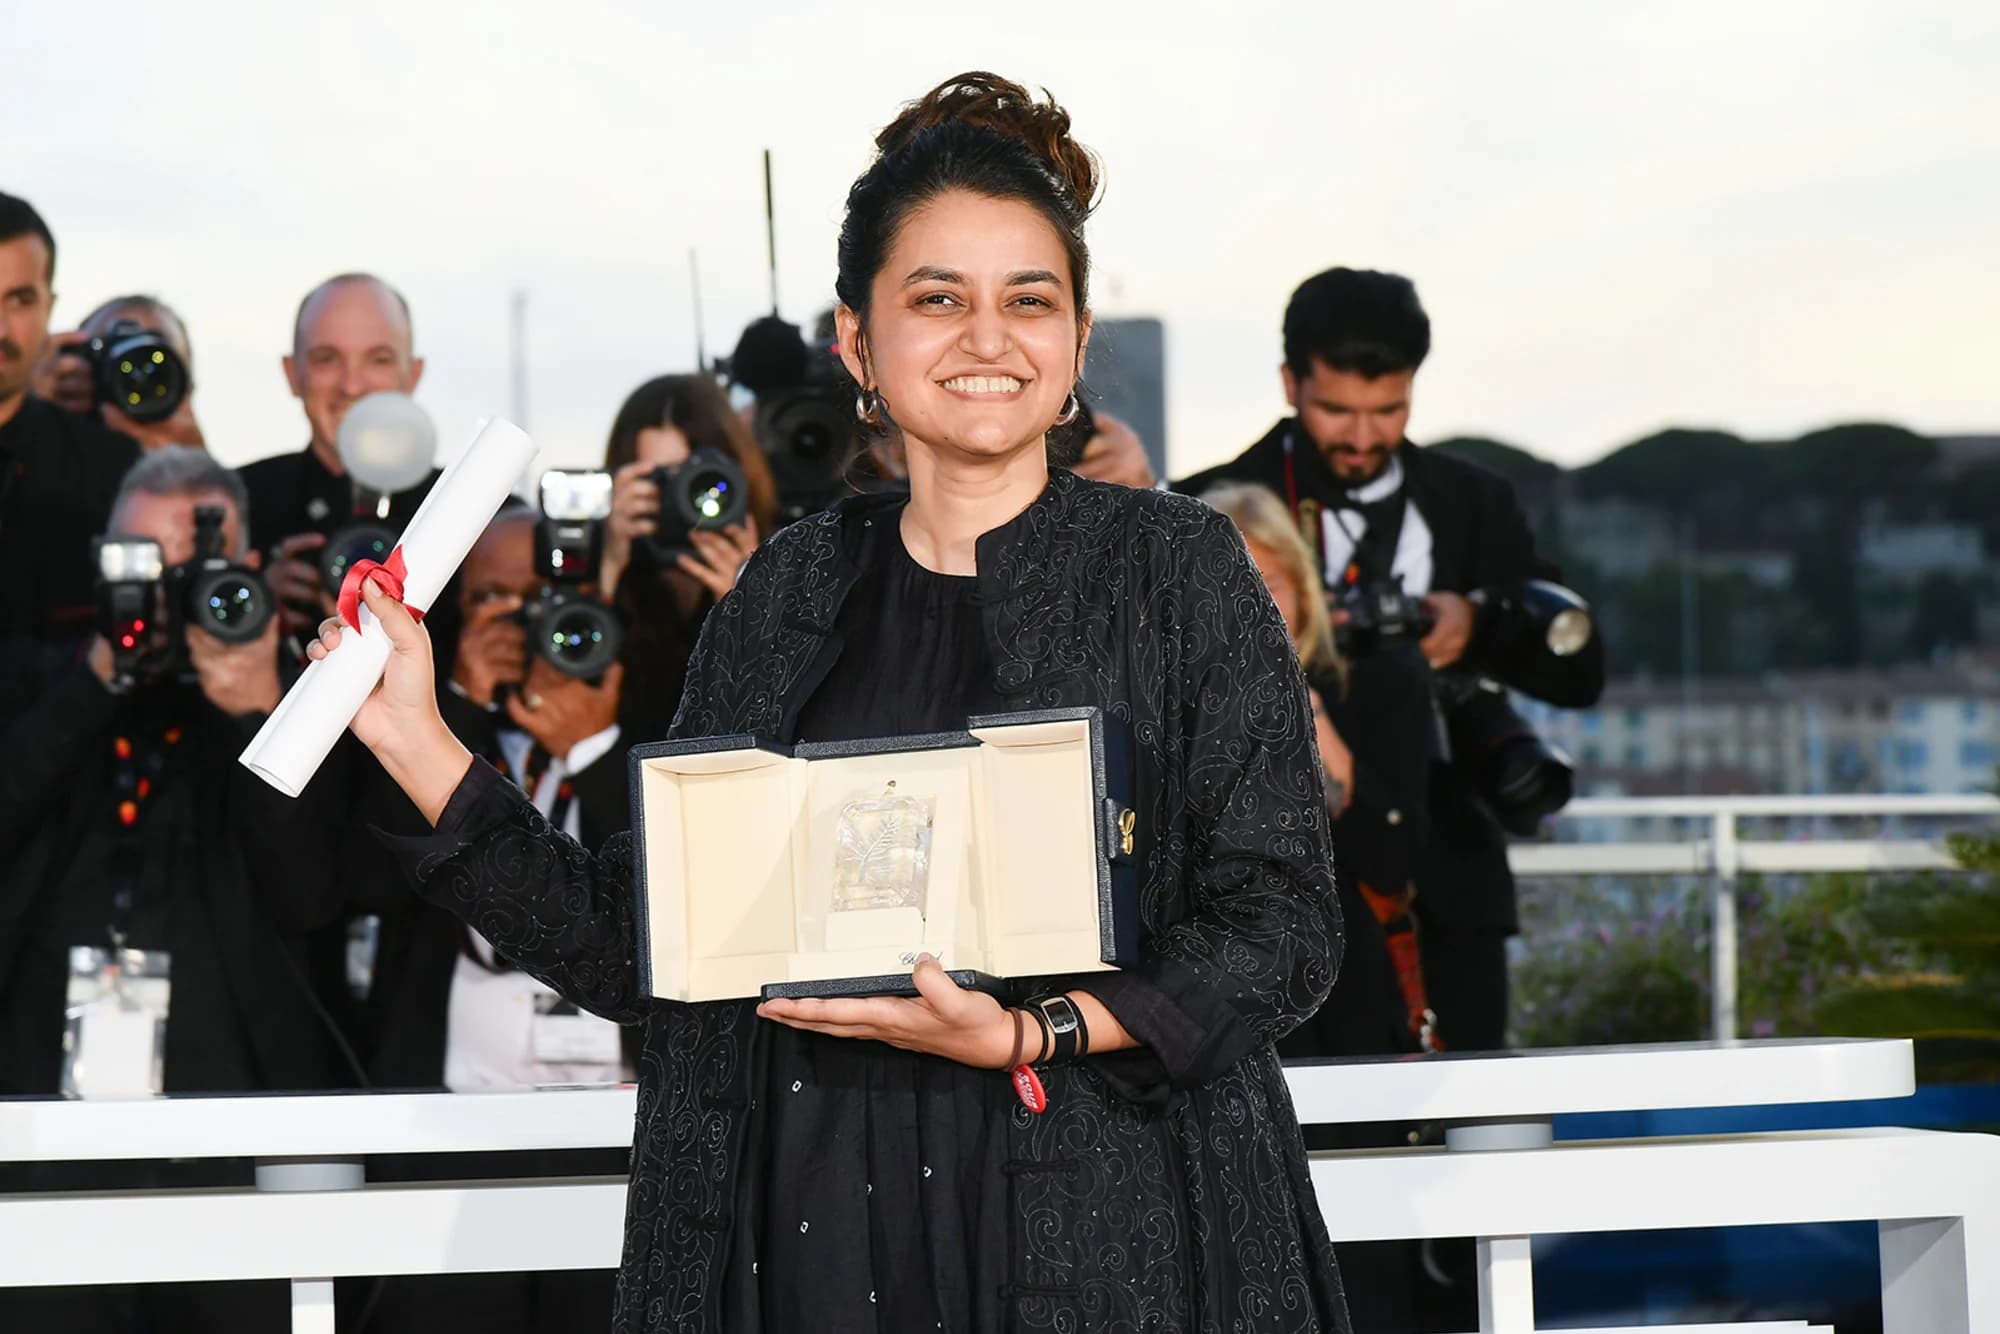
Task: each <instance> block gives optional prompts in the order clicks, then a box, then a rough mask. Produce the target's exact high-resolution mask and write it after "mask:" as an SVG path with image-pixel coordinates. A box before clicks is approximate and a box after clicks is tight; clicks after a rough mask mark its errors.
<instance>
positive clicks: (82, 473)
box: [0, 192, 139, 655]
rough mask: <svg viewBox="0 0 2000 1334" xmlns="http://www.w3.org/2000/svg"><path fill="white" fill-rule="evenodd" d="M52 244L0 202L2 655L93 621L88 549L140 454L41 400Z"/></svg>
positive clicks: (35, 217)
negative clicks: (36, 383)
mask: <svg viewBox="0 0 2000 1334" xmlns="http://www.w3.org/2000/svg"><path fill="white" fill-rule="evenodd" d="M55 276H56V238H55V235H54V233H52V232H51V231H50V230H49V227H48V224H47V223H45V222H43V221H42V216H41V214H39V213H37V212H36V211H35V209H34V206H33V205H31V204H30V203H28V201H27V200H25V199H20V198H17V197H15V196H14V195H10V194H6V193H4V192H0V569H5V570H6V571H7V579H8V585H7V592H6V595H5V596H0V641H9V640H12V641H16V642H15V643H13V644H12V645H8V644H5V643H0V653H6V654H18V655H30V654H32V652H33V651H34V650H33V649H32V647H30V645H32V644H34V643H51V642H60V641H64V640H70V639H75V638H77V637H79V636H82V635H84V634H86V633H88V631H89V629H90V618H91V593H90V589H91V582H90V580H91V570H92V566H91V559H90V539H91V538H92V537H94V536H96V535H97V533H99V532H100V531H102V529H103V525H104V515H105V512H106V511H107V510H108V509H109V508H110V506H111V497H112V496H113V495H114V494H115V493H116V492H117V490H118V479H119V478H121V477H123V476H124V475H125V470H126V469H127V468H129V467H131V466H132V464H133V463H134V462H136V461H137V460H138V457H139V446H138V444H137V443H136V442H135V441H133V440H131V439H129V438H128V437H126V436H123V435H120V434H118V433H117V432H116V431H113V430H111V429H109V428H108V427H106V426H105V425H104V424H103V423H102V422H100V421H98V420H97V419H96V418H94V417H85V416H81V415H79V414H77V413H73V412H65V411H63V410H62V408H60V407H58V406H57V405H56V404H54V403H51V402H48V401H46V400H44V399H42V398H41V397H39V396H37V395H36V394H35V392H34V390H33V376H34V369H35V366H36V364H37V363H38V362H40V361H41V360H42V358H43V357H44V355H45V354H46V352H47V350H48V347H49V343H50V338H49V317H50V315H51V314H52V313H53V312H54V310H55V301H56V294H55V286H54V284H55Z"/></svg>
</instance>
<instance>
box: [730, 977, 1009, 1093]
mask: <svg viewBox="0 0 2000 1334" xmlns="http://www.w3.org/2000/svg"><path fill="white" fill-rule="evenodd" d="M910 976H911V980H912V981H913V982H915V983H916V985H917V992H918V994H917V995H916V996H914V997H903V996H860V997H854V998H851V999H850V998H843V999H837V1000H821V999H818V998H812V999H806V1000H768V1001H765V1002H764V1003H763V1004H761V1005H759V1006H758V1007H757V1013H758V1014H760V1015H762V1016H763V1017H764V1018H766V1019H771V1020H774V1021H776V1022H778V1023H781V1024H785V1025H787V1026H789V1027H791V1028H802V1029H805V1030H806V1031H808V1032H812V1033H825V1034H827V1035H828V1036H829V1037H836V1038H871V1039H873V1040H874V1041H876V1042H886V1043H888V1044H889V1045H890V1046H892V1047H901V1048H903V1049H904V1050H905V1051H920V1052H925V1053H928V1054H929V1055H932V1056H942V1057H945V1058H946V1059H947V1060H953V1061H957V1062H958V1063H959V1064H961V1065H969V1066H973V1067H974V1068H976V1069H980V1070H1001V1069H1005V1068H1006V1065H1007V1058H1008V1057H1009V1056H1011V1055H1013V1052H1014V1016H1013V1015H1011V1014H1009V1013H1008V1012H1007V1011H1006V1010H1005V1009H1003V1008H1001V1005H1000V1002H998V1001H996V1000H994V999H993V998H992V997H991V996H989V995H987V994H986V993H985V992H983V991H967V990H965V989H964V988H963V987H960V986H959V985H958V984H957V983H956V982H954V981H952V980H951V975H950V974H948V973H946V972H945V970H944V966H943V965H942V964H940V963H938V961H937V960H936V959H934V958H932V957H931V956H930V955H928V954H926V955H924V956H923V957H922V958H920V959H918V960H917V966H916V970H915V971H914V972H913V973H911V975H910ZM1028 1037H1029V1040H1030V1042H1031V1043H1034V1044H1035V1045H1037V1046H1039V1044H1040V1041H1041V1033H1040V1031H1039V1030H1038V1029H1035V1028H1033V1027H1032V1024H1031V1026H1030V1031H1029V1033H1028ZM1032 1054H1033V1053H1032V1052H1031V1053H1030V1055H1031V1056H1032Z"/></svg>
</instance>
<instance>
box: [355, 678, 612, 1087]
mask: <svg viewBox="0 0 2000 1334" xmlns="http://www.w3.org/2000/svg"><path fill="white" fill-rule="evenodd" d="M438 708H439V711H440V712H442V713H443V714H444V718H445V722H446V723H447V724H449V725H450V727H451V730H452V732H453V733H454V734H455V735H456V736H457V737H458V739H459V740H460V741H462V742H464V743H465V746H466V748H467V749H468V750H470V751H472V752H473V753H474V754H476V755H494V754H497V753H498V751H499V731H498V728H497V727H496V726H495V719H496V715H494V714H491V713H488V712H487V711H485V710H484V709H481V708H480V707H479V706H477V705H475V704H473V703H472V702H470V701H469V700H466V699H465V698H463V697H462V696H460V695H459V694H457V692H455V691H452V690H449V689H446V690H440V691H439V692H438ZM632 744H633V741H632V739H631V738H629V737H627V736H626V735H625V734H624V733H623V732H622V731H621V733H620V736H619V743H618V744H617V745H615V746H613V747H612V748H611V750H610V751H609V752H607V753H606V754H605V755H604V756H602V757H601V758H600V759H599V760H598V761H597V762H596V763H595V764H592V765H589V766H587V767H586V768H584V769H582V770H579V771H578V772H577V773H575V774H573V775H572V776H571V778H570V784H571V786H572V787H573V788H574V789H575V792H576V803H577V814H578V818H579V819H580V820H581V821H582V832H583V841H584V843H585V844H586V845H587V846H591V847H601V846H602V845H603V843H604V841H605V840H606V839H609V838H610V837H611V836H612V835H613V834H620V833H624V832H625V831H626V830H627V829H629V828H631V824H632V806H631V802H630V801H629V800H628V798H627V795H626V793H627V783H626V770H625V754H626V751H627V750H629V749H630V748H631V746H632ZM352 759H353V761H354V762H355V763H356V764H357V765H360V766H363V767H365V768H368V769H372V770H373V773H372V775H371V780H372V781H375V782H377V783H378V784H379V785H381V787H380V790H378V791H377V792H376V793H374V794H373V796H372V797H371V798H370V805H369V808H368V811H380V810H383V809H384V808H393V807H401V808H403V809H402V811H401V812H400V817H398V816H385V817H382V818H381V819H380V820H379V823H380V825H381V827H383V828H387V829H390V830H392V831H393V832H400V833H403V834H416V833H420V832H428V827H427V826H424V825H423V824H422V823H421V819H420V817H417V818H416V821H415V822H414V823H413V822H412V817H416V812H415V810H414V809H413V808H410V806H409V801H408V799H407V798H405V797H404V796H403V795H402V793H401V792H399V791H397V790H396V789H395V788H394V785H393V784H389V782H388V778H387V776H386V775H384V774H382V772H381V770H380V768H379V767H378V766H374V765H373V762H372V761H371V760H370V759H369V757H367V756H365V755H360V756H354V757H352ZM368 811H364V813H363V815H362V817H361V818H362V819H364V820H366V819H370V818H374V817H373V816H371V815H370V814H369V813H368ZM357 843H365V844H367V845H369V848H368V855H369V857H370V858H371V862H370V864H371V865H376V864H379V865H380V866H381V867H382V868H383V869H381V870H379V871H375V872H371V873H370V877H369V878H370V879H371V880H373V881H374V882H375V883H377V884H380V885H387V886H392V887H393V888H394V891H395V892H394V893H393V894H392V895H391V896H390V898H389V899H388V900H387V901H386V902H385V901H381V900H377V901H374V902H370V903H364V904H359V905H357V906H359V907H363V908H373V909H375V910H376V911H378V912H379V913H380V914H381V917H382V933H381V938H380V945H379V947H378V952H377V955H376V963H375V983H374V986H373V988H372V990H371V992H370V995H369V1001H368V1011H369V1016H370V1018H369V1022H368V1024H367V1027H366V1032H367V1033H368V1034H369V1048H370V1053H369V1058H368V1073H369V1078H370V1080H371V1081H372V1082H373V1083H374V1084H375V1085H376V1086H377V1087H381V1088H435V1087H437V1086H438V1085H440V1084H442V1083H443V1082H444V1061H445V1039H446V1035H447V1029H448V1026H449V1021H450V1011H451V979H452V972H453V970H454V969H456V967H457V966H458V956H459V950H460V948H461V941H462V935H461V932H462V930H463V928H462V927H461V925H460V923H459V920H458V918H456V917H454V916H453V915H452V914H451V913H449V912H447V911H445V910H444V909H443V908H440V907H437V906H436V905H434V904H431V903H428V902H426V901H425V900H423V899H421V898H419V897H417V896H416V895H415V894H411V893H408V892H405V890H404V885H405V880H404V877H403V874H402V872H401V870H400V868H397V867H393V866H389V865H388V863H387V862H386V860H385V861H382V862H380V863H377V862H375V861H374V860H373V859H376V858H386V851H385V849H383V847H382V845H381V844H380V843H379V842H377V841H376V840H375V839H373V838H369V837H367V836H366V835H365V834H364V835H361V836H360V837H359V838H358V839H357ZM632 1033H633V1030H631V1029H626V1030H624V1035H625V1036H626V1037H628V1038H629V1037H631V1035H632Z"/></svg>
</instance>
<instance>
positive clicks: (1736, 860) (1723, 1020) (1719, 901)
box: [1709, 811, 1742, 1042]
mask: <svg viewBox="0 0 2000 1334" xmlns="http://www.w3.org/2000/svg"><path fill="white" fill-rule="evenodd" d="M1712 837H1713V840H1714V842H1713V855H1714V861H1715V879H1714V882H1713V885H1714V887H1713V889H1712V890H1711V893H1710V900H1709V983H1710V985H1709V991H1710V994H1711V995H1712V996H1713V997H1714V1002H1713V1007H1712V1011H1711V1026H1712V1031H1713V1034H1714V1037H1715V1040H1716V1041H1717V1042H1734V1041H1735V1040H1736V876H1737V872H1738V871H1739V870H1740V869H1741V866H1742V858H1741V856H1740V854H1739V853H1738V850H1737V846H1736V816H1735V814H1734V812H1731V811H1717V812H1716V813H1715V824H1714V833H1713V835H1712Z"/></svg>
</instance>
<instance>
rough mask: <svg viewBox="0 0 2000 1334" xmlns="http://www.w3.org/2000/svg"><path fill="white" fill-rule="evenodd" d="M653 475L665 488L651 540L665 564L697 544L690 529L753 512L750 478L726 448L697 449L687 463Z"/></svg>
mask: <svg viewBox="0 0 2000 1334" xmlns="http://www.w3.org/2000/svg"><path fill="white" fill-rule="evenodd" d="M651 478H652V481H653V484H654V485H655V486H657V487H659V488H660V517H659V519H658V521H657V527H655V528H654V530H653V533H652V535H651V536H650V537H648V538H647V539H646V545H647V546H649V547H650V548H652V553H653V556H654V559H655V560H656V561H657V562H658V563H659V565H660V566H661V567H662V568H668V567H671V566H672V565H673V561H674V557H675V556H678V555H681V554H683V553H684V552H687V551H690V550H692V549H693V548H692V546H691V544H690V543H689V541H688V535H689V534H690V533H692V532H694V531H695V530H696V529H700V528H706V529H709V530H718V529H723V528H728V527H731V526H732V525H734V524H739V523H742V522H743V520H744V518H745V517H746V516H747V515H748V514H749V513H750V484H749V481H748V479H746V478H745V477H744V475H743V469H742V468H740V467H738V466H737V464H736V460H735V459H732V458H730V457H729V456H728V455H727V454H725V453H723V452H722V451H721V450H718V449H697V450H695V451H694V453H692V454H690V455H688V457H687V461H686V462H684V463H679V464H676V465H674V466H672V467H662V468H655V469H653V471H652V474H651Z"/></svg>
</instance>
